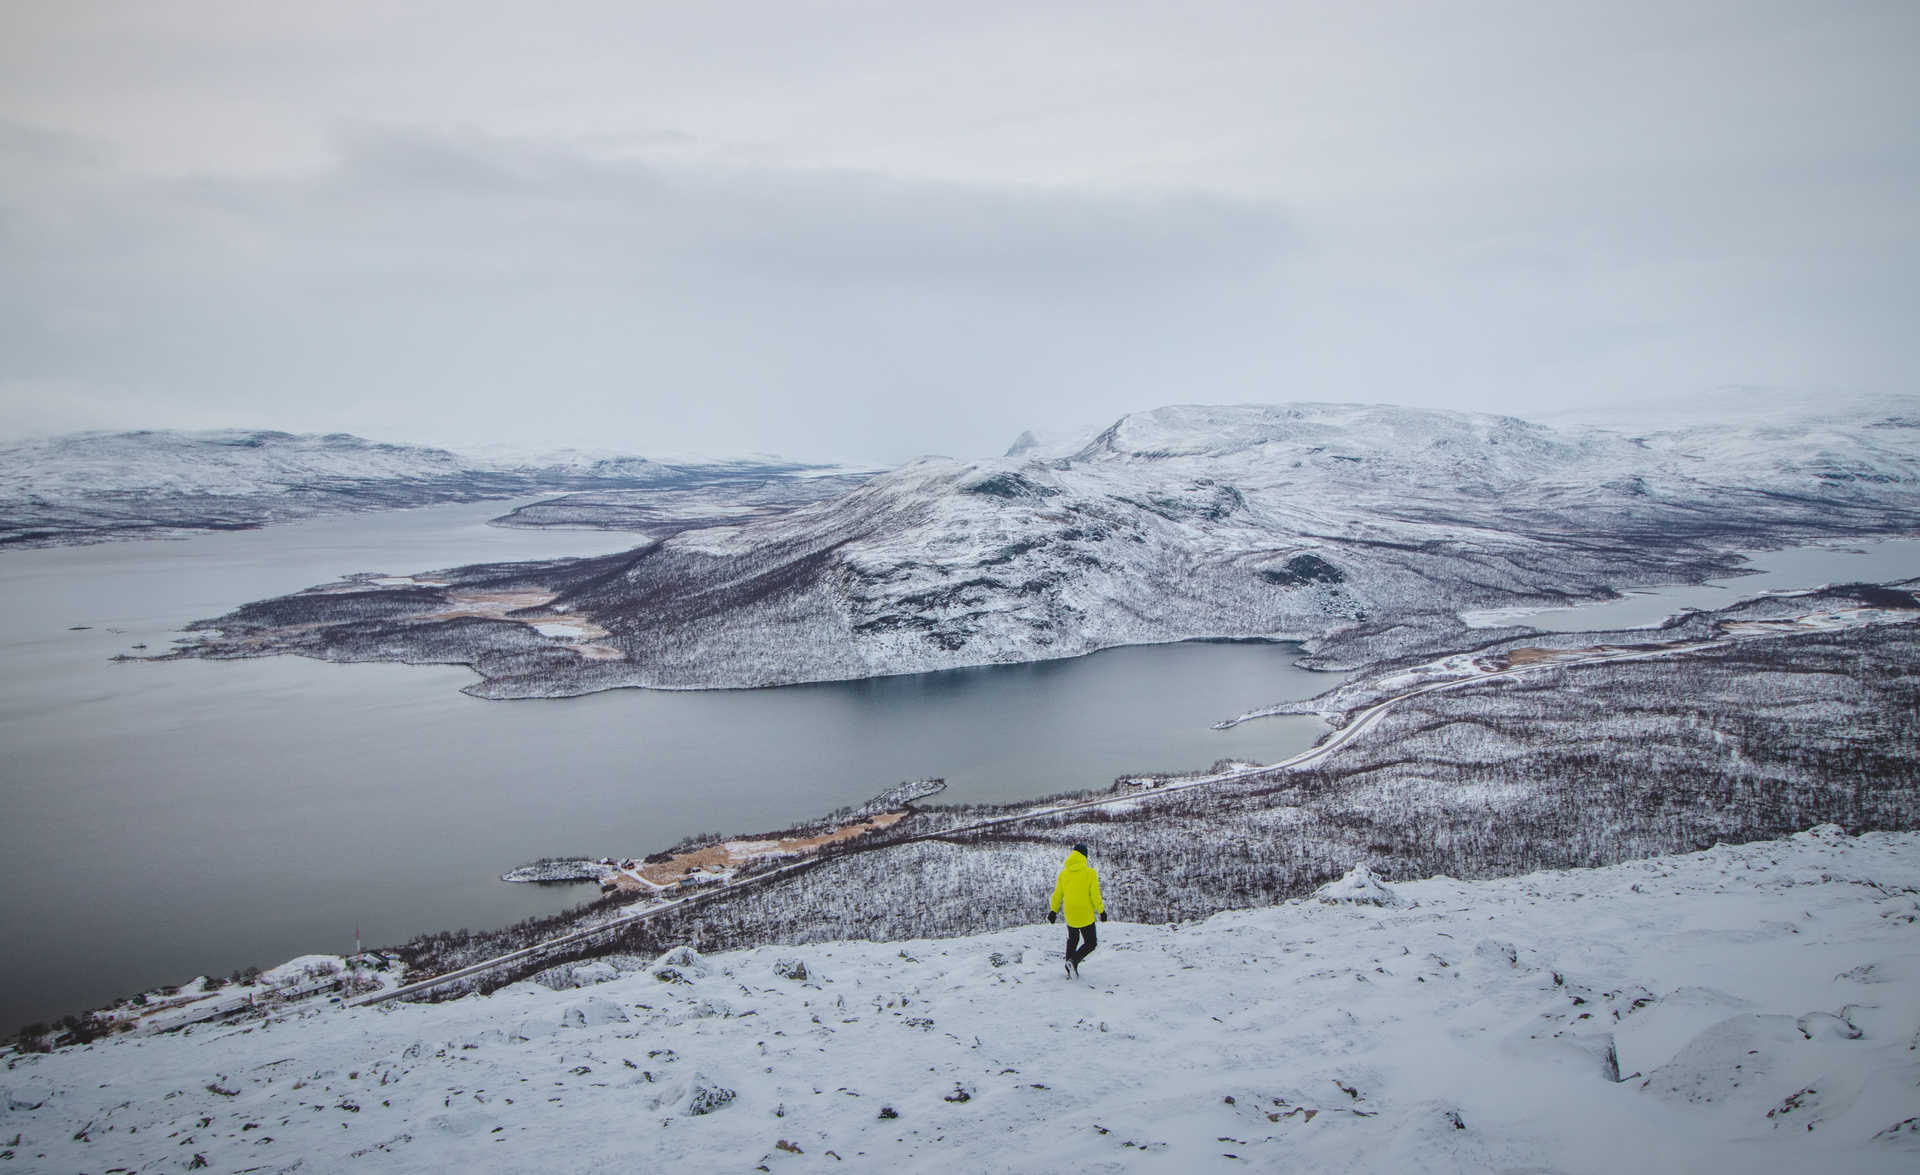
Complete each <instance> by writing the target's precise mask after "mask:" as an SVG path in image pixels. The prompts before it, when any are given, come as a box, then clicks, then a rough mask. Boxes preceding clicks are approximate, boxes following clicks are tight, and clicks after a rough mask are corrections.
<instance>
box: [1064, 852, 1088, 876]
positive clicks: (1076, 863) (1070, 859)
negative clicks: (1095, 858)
mask: <svg viewBox="0 0 1920 1175" xmlns="http://www.w3.org/2000/svg"><path fill="white" fill-rule="evenodd" d="M1088 867H1089V866H1088V865H1087V859H1086V858H1085V857H1084V856H1082V855H1080V854H1079V853H1068V854H1067V863H1066V864H1065V865H1062V866H1061V867H1060V868H1061V869H1062V870H1064V871H1066V872H1068V873H1071V872H1073V871H1074V870H1076V869H1086V868H1088Z"/></svg>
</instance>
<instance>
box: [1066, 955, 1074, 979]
mask: <svg viewBox="0 0 1920 1175" xmlns="http://www.w3.org/2000/svg"><path fill="white" fill-rule="evenodd" d="M1073 975H1074V971H1073V960H1072V959H1068V960H1067V978H1068V979H1072V978H1073Z"/></svg>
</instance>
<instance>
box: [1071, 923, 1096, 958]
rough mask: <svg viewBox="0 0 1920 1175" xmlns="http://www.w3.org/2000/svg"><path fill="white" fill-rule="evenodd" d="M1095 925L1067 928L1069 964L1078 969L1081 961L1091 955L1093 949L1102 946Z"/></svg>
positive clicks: (1088, 924)
mask: <svg viewBox="0 0 1920 1175" xmlns="http://www.w3.org/2000/svg"><path fill="white" fill-rule="evenodd" d="M1094 925H1095V924H1094V923H1092V922H1089V923H1087V924H1086V925H1085V926H1069V927H1067V962H1069V963H1072V964H1073V965H1074V966H1076V967H1078V966H1079V965H1080V960H1082V959H1084V958H1086V957H1087V956H1088V955H1091V954H1092V953H1093V948H1095V947H1097V946H1099V945H1100V936H1099V935H1098V934H1097V933H1095V932H1094V929H1093V928H1094Z"/></svg>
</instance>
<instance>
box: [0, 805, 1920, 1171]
mask: <svg viewBox="0 0 1920 1175" xmlns="http://www.w3.org/2000/svg"><path fill="white" fill-rule="evenodd" d="M1362 882H1363V879H1361V878H1358V877H1355V878H1351V879H1350V884H1348V885H1346V886H1338V885H1336V886H1332V887H1329V888H1328V890H1327V891H1324V895H1323V896H1324V898H1325V899H1327V900H1314V899H1311V898H1310V899H1306V900H1303V901H1297V902H1290V903H1286V904H1284V905H1281V906H1277V907H1271V908H1266V909H1258V910H1246V911H1237V912H1232V913H1226V914H1221V915H1217V916H1215V917H1213V918H1211V919H1208V920H1206V921H1204V922H1198V923H1189V924H1184V925H1182V924H1174V925H1155V926H1149V925H1142V924H1139V923H1135V922H1132V921H1131V920H1129V915H1128V912H1127V911H1128V908H1129V906H1128V903H1129V900H1130V899H1129V896H1128V895H1129V894H1130V893H1138V892H1143V891H1144V890H1145V889H1147V888H1150V887H1151V885H1152V879H1151V878H1146V877H1139V878H1129V877H1122V876H1114V875H1111V874H1109V875H1108V876H1106V877H1103V883H1104V886H1105V889H1106V894H1107V902H1108V905H1109V907H1110V908H1111V909H1113V910H1114V911H1115V918H1116V919H1117V920H1116V921H1114V922H1110V923H1108V924H1106V925H1103V926H1102V927H1101V928H1100V947H1099V950H1098V951H1096V952H1095V953H1094V954H1093V955H1092V957H1091V958H1089V959H1088V960H1087V962H1086V963H1085V964H1084V966H1083V968H1082V976H1081V978H1080V979H1079V980H1068V979H1066V978H1065V977H1064V976H1063V974H1062V971H1061V967H1060V963H1059V961H1058V960H1059V952H1060V947H1061V937H1062V936H1061V934H1060V931H1059V928H1058V927H1053V926H1047V925H1045V924H1043V923H1039V922H1038V921H1037V919H1036V923H1035V924H1034V925H1030V926H1027V927H1023V928H1019V929H1014V930H1007V931H1001V932H998V933H993V934H987V935H980V936H977V937H971V938H955V939H945V940H932V941H922V942H909V943H904V944H902V943H887V944H884V945H882V944H875V943H859V942H855V943H827V944H818V945H812V946H798V947H782V946H766V947H762V948H759V949H756V950H749V951H741V952H735V953H729V954H716V955H709V956H704V957H703V956H702V955H700V954H698V953H696V952H694V951H691V950H688V949H686V948H679V949H676V950H674V951H671V952H669V953H668V954H667V955H666V956H665V957H664V958H661V959H659V960H656V961H652V962H651V963H649V962H646V961H643V960H637V959H623V958H613V959H600V960H594V961H592V962H589V963H584V964H574V965H570V966H564V967H561V968H557V969H555V970H553V971H549V972H547V973H545V974H544V975H543V976H541V977H540V980H541V981H540V982H534V981H528V982H522V983H519V984H515V985H513V986H510V987H508V988H505V989H503V990H501V991H499V992H497V993H495V994H493V995H492V996H488V997H470V998H467V999H461V1000H457V1001H453V1002H451V1003H445V1004H438V1005H396V1006H389V1007H386V1008H382V1009H377V1010H376V1009H373V1008H360V1009H351V1010H342V1009H327V1010H325V1011H313V1010H309V1011H307V1012H306V1013H305V1014H298V1013H296V1014H295V1015H294V1016H293V1017H291V1018H287V1017H283V1018H281V1019H278V1020H263V1019H253V1020H242V1021H240V1022H238V1023H231V1024H226V1025H221V1026H213V1027H201V1028H193V1029H188V1030H185V1031H182V1032H179V1033H176V1034H172V1035H162V1036H143V1035H134V1036H130V1037H117V1038H109V1039H106V1040H102V1041H99V1042H97V1043H95V1044H93V1045H91V1046H88V1047H85V1048H70V1049H65V1050H61V1051H59V1052H57V1053H53V1054H49V1055H23V1056H18V1057H16V1058H12V1060H11V1063H10V1064H9V1065H8V1069H7V1071H6V1072H4V1073H0V1138H6V1139H11V1141H10V1142H7V1143H5V1146H6V1151H7V1154H6V1156H5V1157H7V1158H9V1159H11V1160H12V1162H13V1165H15V1166H17V1167H20V1168H21V1169H25V1170H46V1171H55V1170H58V1171H78V1170H112V1169H115V1168H122V1169H128V1170H135V1169H137V1170H147V1169H153V1168H156V1167H158V1166H160V1165H168V1166H179V1167H182V1168H187V1167H199V1166H205V1167H206V1168H207V1169H209V1170H242V1169H248V1170H261V1171H292V1170H345V1169H352V1170H355V1171H365V1172H381V1171H423V1170H486V1171H502V1172H511V1171H552V1170H569V1171H582V1172H592V1171H616V1170H620V1171H625V1170H635V1169H640V1170H690V1171H691V1170H700V1171H709V1170H755V1169H764V1170H769V1171H815V1170H834V1171H840V1170H889V1171H894V1170H899V1171H983V1172H1054V1171H1075V1170H1090V1171H1092V1170H1098V1171H1136V1170H1137V1171H1214V1170H1242V1169H1245V1170H1296V1169H1299V1170H1313V1171H1334V1172H1396V1173H1397V1172H1404V1171H1424V1172H1473V1173H1475V1175H1478V1173H1480V1172H1486V1171H1586V1170H1593V1171H1600V1170H1617V1171H1708V1170H1716V1171H1717V1170H1727V1171H1743V1172H1782V1173H1784V1172H1802V1171H1840V1170H1845V1171H1861V1172H1874V1171H1885V1172H1907V1171H1911V1170H1913V1168H1914V1165H1915V1162H1916V1159H1920V1053H1917V1052H1916V1051H1915V1050H1916V1048H1920V944H1917V943H1916V938H1915V928H1916V925H1920V922H1917V921H1916V920H1917V919H1920V903H1917V902H1916V893H1920V835H1917V834H1914V833H1910V832H1908V833H1870V834H1867V835H1864V836H1860V837H1858V838H1853V837H1848V836H1846V835H1845V834H1844V833H1842V832H1841V831H1840V830H1839V829H1838V828H1835V827H1833V826H1831V825H1827V826H1822V827H1820V828H1816V829H1814V830H1812V831H1810V832H1806V833H1802V834H1800V835H1797V836H1793V837H1790V838H1788V839H1786V840H1782V841H1770V842H1761V843H1757V844H1749V845H1743V846H1738V847H1730V846H1724V845H1722V846H1716V847H1715V848H1713V849H1711V850H1709V851H1707V852H1701V853H1693V854H1690V855H1686V856H1679V857H1667V858H1657V859H1653V860H1646V861H1636V862H1632V863H1629V864H1623V865H1616V866H1612V867H1610V868H1605V869H1594V870H1570V871H1563V872H1544V873H1534V874H1529V875H1526V876H1520V877H1512V878H1506V879H1502V880H1495V881H1473V882H1461V881H1455V880H1451V879H1448V878H1434V879H1432V880H1427V881H1417V882H1412V883H1405V884H1392V885H1391V886H1390V889H1387V890H1385V891H1384V892H1383V889H1382V887H1379V886H1377V885H1367V884H1363V883H1362ZM1045 884H1046V882H1045V878H1044V877H1042V878H1037V879H1036V885H1037V886H1038V887H1039V888H1037V889H1036V890H1035V893H1036V895H1038V896H1036V899H1035V901H1036V906H1035V909H1036V911H1037V910H1039V909H1040V908H1041V907H1042V906H1043V905H1044V894H1045ZM1356 898H1357V899H1360V900H1359V901H1355V900H1354V899H1356Z"/></svg>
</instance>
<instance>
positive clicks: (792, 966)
mask: <svg viewBox="0 0 1920 1175" xmlns="http://www.w3.org/2000/svg"><path fill="white" fill-rule="evenodd" d="M773 973H774V974H775V975H778V976H779V977H780V978H782V979H792V980H795V981H797V982H804V981H805V980H806V978H807V965H806V964H805V963H804V962H802V961H801V960H799V959H775V960H774V961H773Z"/></svg>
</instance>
